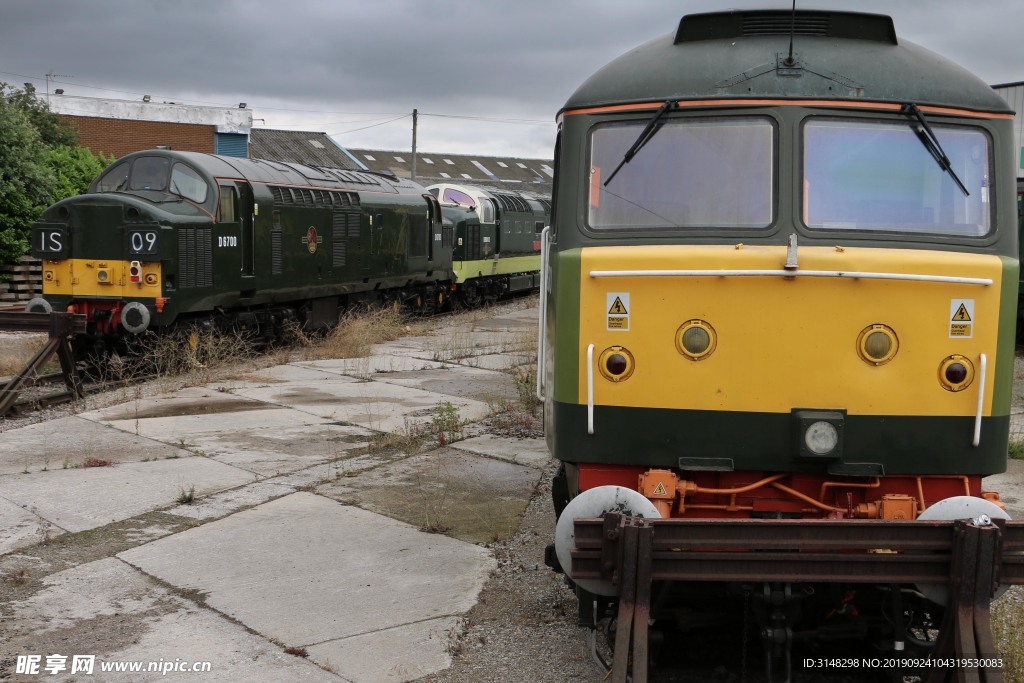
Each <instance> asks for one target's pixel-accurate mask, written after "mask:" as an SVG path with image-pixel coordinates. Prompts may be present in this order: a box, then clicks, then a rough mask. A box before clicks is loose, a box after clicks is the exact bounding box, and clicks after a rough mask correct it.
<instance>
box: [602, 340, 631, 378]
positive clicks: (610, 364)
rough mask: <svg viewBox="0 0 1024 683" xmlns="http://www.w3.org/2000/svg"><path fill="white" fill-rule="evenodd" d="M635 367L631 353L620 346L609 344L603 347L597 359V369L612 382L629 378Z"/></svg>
mask: <svg viewBox="0 0 1024 683" xmlns="http://www.w3.org/2000/svg"><path fill="white" fill-rule="evenodd" d="M635 368H636V363H635V362H634V361H633V354H632V353H630V352H629V351H627V350H626V348H625V347H622V346H611V347H609V348H607V349H605V350H604V351H602V352H601V356H600V358H598V359H597V369H598V370H600V371H601V374H602V375H603V376H604V378H605V379H608V380H611V381H612V382H621V381H623V380H626V379H629V377H630V375H632V374H633V370H634V369H635Z"/></svg>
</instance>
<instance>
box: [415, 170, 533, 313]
mask: <svg viewBox="0 0 1024 683" xmlns="http://www.w3.org/2000/svg"><path fill="white" fill-rule="evenodd" d="M427 190H428V191H429V192H430V193H431V194H432V195H434V196H435V197H437V198H438V200H439V201H440V202H441V211H442V214H443V215H444V218H445V220H446V221H451V223H452V226H453V230H454V233H453V234H454V237H453V239H454V250H453V254H452V269H453V272H454V275H455V282H456V284H457V287H456V291H457V293H458V297H459V299H460V300H461V301H462V302H463V303H465V304H467V305H470V306H474V305H477V304H479V303H481V302H483V301H494V300H496V299H498V298H500V297H502V296H505V295H507V294H515V293H518V292H526V291H531V290H534V289H536V288H537V285H538V282H539V279H540V234H541V232H542V231H543V230H544V228H545V227H546V226H547V225H548V223H550V222H551V202H550V201H548V200H547V199H544V198H543V197H540V196H538V195H534V194H532V193H527V192H510V191H506V190H496V189H491V188H482V187H477V186H475V185H462V184H454V183H438V184H436V185H430V186H428V187H427Z"/></svg>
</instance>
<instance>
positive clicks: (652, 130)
mask: <svg viewBox="0 0 1024 683" xmlns="http://www.w3.org/2000/svg"><path fill="white" fill-rule="evenodd" d="M675 108H676V101H675V100H666V101H665V104H663V105H661V108H660V109H658V111H656V112H655V113H654V116H652V117H651V120H650V121H648V122H647V125H646V126H644V129H643V130H642V131H640V136H639V137H638V138H637V139H636V142H634V143H633V146H632V147H630V148H629V149H628V150H626V154H625V155H624V156H623V157H622V161H620V162H619V165H618V166H616V167H615V170H614V171H612V174H611V175H610V176H608V180H606V181H604V184H605V187H607V186H608V183H610V182H611V181H612V178H614V177H615V174H616V173H618V172H619V171H620V170H621V169H622V167H623V166H625V165H626V164H628V163H629V162H630V161H632V160H633V157H635V156H636V153H637V152H639V151H640V150H641V149H642V148H643V146H644V145H646V144H647V143H648V142H650V141H651V138H653V137H654V135H655V134H656V133H657V132H658V131H659V130H661V119H662V118H663V117H664V116H665V114H667V113H668V112H669V111H671V110H672V109H675Z"/></svg>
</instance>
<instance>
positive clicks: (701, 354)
mask: <svg viewBox="0 0 1024 683" xmlns="http://www.w3.org/2000/svg"><path fill="white" fill-rule="evenodd" d="M717 345H718V339H717V335H716V334H715V328H713V327H711V325H708V324H707V323H706V322H704V321H703V320H688V321H687V322H685V323H683V324H682V326H680V328H679V329H678V330H677V331H676V350H677V351H679V353H681V354H683V355H684V356H686V357H687V358H689V359H690V360H704V359H705V358H707V357H708V356H710V355H711V354H712V353H713V352H714V350H715V347H716V346H717Z"/></svg>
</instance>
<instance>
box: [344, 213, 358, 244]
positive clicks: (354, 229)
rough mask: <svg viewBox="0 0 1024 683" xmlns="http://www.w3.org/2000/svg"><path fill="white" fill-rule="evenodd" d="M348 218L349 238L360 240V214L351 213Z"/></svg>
mask: <svg viewBox="0 0 1024 683" xmlns="http://www.w3.org/2000/svg"><path fill="white" fill-rule="evenodd" d="M346 215H347V216H348V236H349V237H350V238H353V239H359V215H360V214H358V213H349V214H346Z"/></svg>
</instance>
